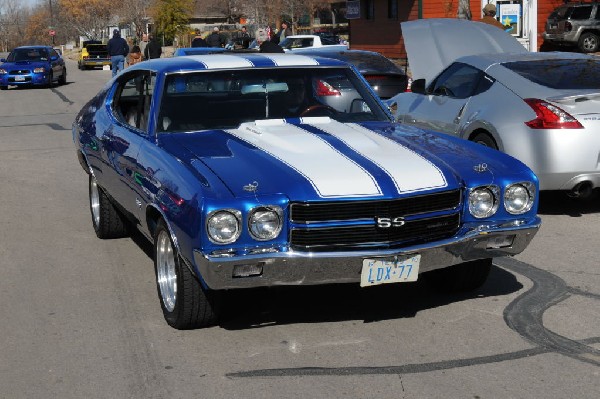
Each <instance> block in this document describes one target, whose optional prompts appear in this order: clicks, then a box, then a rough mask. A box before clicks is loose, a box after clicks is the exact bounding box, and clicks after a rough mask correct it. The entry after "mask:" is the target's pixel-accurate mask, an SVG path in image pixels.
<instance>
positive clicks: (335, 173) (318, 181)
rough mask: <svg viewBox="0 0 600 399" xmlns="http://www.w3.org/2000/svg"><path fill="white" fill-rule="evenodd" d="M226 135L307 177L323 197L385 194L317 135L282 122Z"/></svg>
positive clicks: (244, 127) (247, 126)
mask: <svg viewBox="0 0 600 399" xmlns="http://www.w3.org/2000/svg"><path fill="white" fill-rule="evenodd" d="M225 131H226V132H227V133H229V134H232V135H234V136H236V137H238V138H239V139H241V140H244V141H245V142H247V143H250V144H252V145H254V146H256V147H257V148H259V149H261V150H262V151H264V152H266V153H268V154H269V155H271V156H273V157H275V158H277V159H278V160H280V161H281V162H283V163H285V164H286V165H288V166H290V167H291V168H293V169H294V170H296V171H297V172H298V173H300V174H301V175H302V176H304V177H305V178H306V179H307V180H308V181H309V182H310V184H311V185H312V186H313V187H314V189H315V191H316V192H317V194H318V195H319V196H321V197H323V198H329V197H361V196H378V195H382V192H381V189H380V188H379V185H378V184H377V182H376V180H375V178H374V177H373V176H371V175H370V174H369V173H368V172H367V171H366V170H364V169H363V168H362V167H361V166H360V165H358V164H357V163H356V162H354V161H352V160H351V159H349V158H348V157H346V156H345V155H343V154H342V153H340V152H339V151H338V150H336V149H335V148H334V147H332V146H331V144H329V143H327V142H326V141H324V140H322V139H321V138H319V137H318V136H317V135H315V134H313V133H310V132H307V131H306V130H304V129H301V128H299V127H297V126H294V125H290V124H287V123H285V121H283V120H271V121H263V123H259V124H256V123H243V124H242V125H240V127H239V128H238V129H229V130H225Z"/></svg>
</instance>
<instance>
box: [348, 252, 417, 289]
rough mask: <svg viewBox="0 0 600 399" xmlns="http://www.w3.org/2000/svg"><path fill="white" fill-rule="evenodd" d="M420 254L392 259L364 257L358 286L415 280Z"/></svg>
mask: <svg viewBox="0 0 600 399" xmlns="http://www.w3.org/2000/svg"><path fill="white" fill-rule="evenodd" d="M420 262H421V255H411V256H405V257H401V258H398V259H397V260H394V259H364V260H363V267H362V272H361V274H360V286H361V287H370V286H373V285H380V284H389V283H404V282H408V281H417V278H418V277H419V263H420Z"/></svg>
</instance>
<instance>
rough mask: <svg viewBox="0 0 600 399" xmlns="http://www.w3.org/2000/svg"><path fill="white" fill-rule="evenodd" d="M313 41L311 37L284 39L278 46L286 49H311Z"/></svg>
mask: <svg viewBox="0 0 600 399" xmlns="http://www.w3.org/2000/svg"><path fill="white" fill-rule="evenodd" d="M314 41H315V39H314V38H312V37H286V38H285V39H283V40H282V41H281V43H279V45H280V46H281V47H283V48H286V49H295V48H304V47H312V46H313V42H314Z"/></svg>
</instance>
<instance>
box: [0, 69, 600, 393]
mask: <svg viewBox="0 0 600 399" xmlns="http://www.w3.org/2000/svg"><path fill="white" fill-rule="evenodd" d="M68 68H69V83H68V84H67V85H65V86H55V87H53V88H51V89H19V90H13V89H10V90H8V91H5V92H2V93H1V94H0V200H1V201H2V208H1V209H2V210H1V211H0V226H2V229H0V256H1V259H2V262H0V273H1V274H0V301H1V302H2V304H3V306H2V308H1V310H0V319H1V320H2V323H0V337H2V339H0V359H2V362H0V387H1V388H0V398H4V397H6V398H11V399H12V398H34V397H35V398H37V397H44V398H46V397H47V398H57V397H60V398H82V397H85V398H123V397H130V398H164V397H173V398H189V397H194V396H200V397H203V398H231V397H241V398H279V397H281V398H307V397H312V398H321V397H325V396H326V397H329V398H476V397H477V398H567V397H568V398H571V397H573V398H590V399H591V398H593V399H596V398H597V397H598V389H599V384H598V381H600V306H599V302H600V288H599V287H600V269H599V268H598V259H599V258H600V245H598V232H599V230H598V226H600V196H596V197H594V198H592V199H590V200H587V201H575V200H572V199H567V198H566V197H564V196H563V195H557V194H554V193H550V194H546V193H544V194H543V195H542V206H541V209H540V214H541V217H542V220H543V225H542V227H541V229H540V232H539V233H538V235H537V236H536V237H535V239H534V240H533V242H532V244H531V246H530V247H529V248H528V249H527V250H526V251H525V252H524V253H523V254H520V255H518V256H516V257H514V258H502V259H496V260H495V262H494V264H495V266H494V267H493V269H492V273H491V276H490V279H489V281H488V282H487V283H486V284H485V285H484V286H483V287H482V288H481V289H480V290H478V291H477V292H474V293H470V294H463V295H442V294H438V293H435V292H433V291H432V290H431V289H429V287H427V285H426V284H424V282H423V281H417V282H416V283H411V284H400V285H396V286H385V287H378V288H374V289H360V288H358V287H356V286H348V285H332V286H321V287H291V288H283V287H278V288H275V289H269V290H266V289H265V290H263V289H261V290H243V291H235V292H230V293H228V296H227V300H226V303H225V309H224V313H225V317H224V319H223V320H222V321H221V323H220V324H219V325H218V326H216V327H214V328H209V329H204V330H194V331H176V330H173V329H171V328H170V327H168V326H167V325H166V323H165V322H164V320H163V316H162V313H161V311H160V306H159V302H158V298H157V295H156V290H155V283H154V278H155V277H154V271H153V262H152V259H151V258H150V255H149V253H150V251H149V244H148V243H147V242H145V241H144V239H143V238H141V237H139V235H136V234H134V235H133V236H132V238H126V239H121V240H106V241H101V240H98V239H97V238H96V236H95V234H94V231H93V228H92V226H91V220H90V212H89V205H88V186H87V178H86V175H85V173H84V172H83V170H82V169H81V166H80V165H79V163H78V162H77V159H76V156H75V150H74V147H73V143H72V138H71V131H70V129H71V123H72V121H73V119H74V117H75V115H76V113H77V111H78V110H79V109H80V108H81V106H82V105H83V104H84V103H85V102H86V101H87V100H88V99H89V98H91V96H93V95H94V94H96V93H97V92H98V90H99V89H100V88H101V87H102V86H103V85H104V83H105V82H107V81H108V80H109V79H110V71H101V70H95V71H79V70H77V69H76V65H75V63H73V62H71V61H69V64H68ZM596 194H598V193H596Z"/></svg>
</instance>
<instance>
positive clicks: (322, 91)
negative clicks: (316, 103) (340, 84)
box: [315, 79, 342, 96]
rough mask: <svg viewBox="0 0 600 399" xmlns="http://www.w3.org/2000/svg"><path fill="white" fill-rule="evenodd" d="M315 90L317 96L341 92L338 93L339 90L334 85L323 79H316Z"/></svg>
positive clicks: (338, 94) (334, 94) (335, 94)
mask: <svg viewBox="0 0 600 399" xmlns="http://www.w3.org/2000/svg"><path fill="white" fill-rule="evenodd" d="M316 83H317V84H316V86H317V87H316V88H315V89H316V90H315V91H316V92H317V96H341V95H342V93H340V91H339V90H337V89H336V88H335V87H333V86H332V85H330V84H329V83H327V82H325V81H323V80H320V79H319V80H317V82H316Z"/></svg>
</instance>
